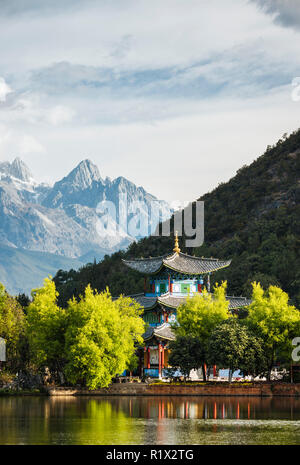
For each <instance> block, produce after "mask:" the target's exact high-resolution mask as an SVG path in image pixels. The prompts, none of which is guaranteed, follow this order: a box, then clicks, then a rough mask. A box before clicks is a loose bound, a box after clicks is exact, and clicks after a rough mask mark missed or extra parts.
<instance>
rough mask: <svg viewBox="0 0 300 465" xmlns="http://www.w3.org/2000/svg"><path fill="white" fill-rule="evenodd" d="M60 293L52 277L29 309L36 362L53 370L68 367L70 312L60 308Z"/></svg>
mask: <svg viewBox="0 0 300 465" xmlns="http://www.w3.org/2000/svg"><path fill="white" fill-rule="evenodd" d="M57 297H58V293H57V292H56V288H55V284H54V282H53V281H52V280H51V279H50V278H46V279H45V280H44V286H43V287H42V288H40V289H36V290H34V291H32V298H33V301H32V302H31V303H30V305H29V306H28V309H27V335H28V340H29V348H30V352H31V357H32V360H33V361H34V362H35V363H36V364H37V365H38V367H41V366H47V367H49V369H50V370H54V371H57V370H61V369H62V368H63V364H64V358H65V356H64V347H65V330H66V311H65V310H63V309H62V308H60V307H59V306H58V305H57V303H56V301H57Z"/></svg>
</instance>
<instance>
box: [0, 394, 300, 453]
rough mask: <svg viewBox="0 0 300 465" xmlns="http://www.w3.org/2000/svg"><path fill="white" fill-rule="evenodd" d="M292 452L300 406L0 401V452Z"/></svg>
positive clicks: (279, 401) (295, 401)
mask: <svg viewBox="0 0 300 465" xmlns="http://www.w3.org/2000/svg"><path fill="white" fill-rule="evenodd" d="M185 443H186V444H226V443H228V444H271V443H273V444H297V443H298V444H299V443H300V399H299V398H279V397H278V398H258V397H253V398H251V397H77V398H75V397H50V398H45V397H1V398H0V444H185Z"/></svg>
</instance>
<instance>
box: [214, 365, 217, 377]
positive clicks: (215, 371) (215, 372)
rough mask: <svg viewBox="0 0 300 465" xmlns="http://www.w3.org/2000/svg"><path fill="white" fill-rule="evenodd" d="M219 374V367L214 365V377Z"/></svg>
mask: <svg viewBox="0 0 300 465" xmlns="http://www.w3.org/2000/svg"><path fill="white" fill-rule="evenodd" d="M216 376H217V367H216V365H214V378H215V377H216Z"/></svg>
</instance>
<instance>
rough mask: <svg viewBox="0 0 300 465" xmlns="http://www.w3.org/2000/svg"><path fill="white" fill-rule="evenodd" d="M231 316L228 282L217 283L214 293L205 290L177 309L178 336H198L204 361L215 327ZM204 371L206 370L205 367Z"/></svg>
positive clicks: (176, 331)
mask: <svg viewBox="0 0 300 465" xmlns="http://www.w3.org/2000/svg"><path fill="white" fill-rule="evenodd" d="M227 318H229V311H228V301H227V300H226V282H224V283H222V284H221V285H217V284H216V285H215V287H214V291H213V294H210V293H208V292H207V291H204V292H203V293H202V294H201V295H195V296H194V297H190V298H187V299H186V301H185V302H184V303H183V304H182V305H180V306H179V307H178V309H177V324H176V325H174V330H175V334H176V336H177V337H178V336H185V337H192V338H196V339H197V340H198V341H199V345H200V346H201V350H202V363H203V364H204V363H206V362H207V361H208V344H209V341H210V338H211V334H212V332H213V330H214V329H215V327H216V326H217V325H218V324H219V323H221V322H222V321H223V320H226V319H227ZM203 372H205V370H204V367H203Z"/></svg>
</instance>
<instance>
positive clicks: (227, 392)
mask: <svg viewBox="0 0 300 465" xmlns="http://www.w3.org/2000/svg"><path fill="white" fill-rule="evenodd" d="M4 396H49V397H81V396H99V397H101V396H102V397H103V396H136V397H139V396H143V397H149V396H151V397H153V396H155V397H163V396H168V397H170V396H171V397H173V396H174V397H176V396H180V397H185V396H186V397H189V396H199V397H300V383H257V384H255V383H253V384H250V383H247V384H244V385H243V384H239V383H232V384H231V385H229V384H226V385H221V384H210V383H209V382H208V383H205V384H204V383H203V384H194V385H193V384H182V385H178V384H159V383H153V384H147V383H114V384H112V385H110V386H109V387H107V388H100V389H95V390H91V391H90V390H88V389H85V388H76V387H74V388H73V387H62V386H48V387H43V388H41V389H33V390H29V389H27V390H8V389H3V390H1V389H0V397H4Z"/></svg>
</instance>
